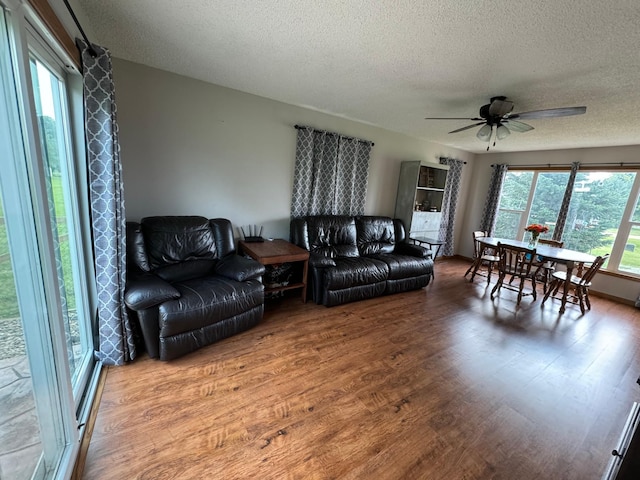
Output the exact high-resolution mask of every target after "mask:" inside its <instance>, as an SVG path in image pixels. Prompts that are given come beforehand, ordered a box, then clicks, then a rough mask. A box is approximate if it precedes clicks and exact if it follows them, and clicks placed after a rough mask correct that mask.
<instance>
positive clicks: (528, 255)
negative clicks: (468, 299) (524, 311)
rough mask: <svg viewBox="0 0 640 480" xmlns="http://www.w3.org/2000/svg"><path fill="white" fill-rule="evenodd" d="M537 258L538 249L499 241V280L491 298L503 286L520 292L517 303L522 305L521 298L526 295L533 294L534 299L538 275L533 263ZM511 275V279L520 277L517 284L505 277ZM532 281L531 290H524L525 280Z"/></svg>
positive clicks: (492, 297)
mask: <svg viewBox="0 0 640 480" xmlns="http://www.w3.org/2000/svg"><path fill="white" fill-rule="evenodd" d="M535 259H536V249H535V248H526V247H516V246H515V245H506V244H503V243H498V282H497V283H496V285H495V287H493V290H491V300H493V299H494V297H495V295H496V294H499V293H500V289H501V288H502V287H504V288H507V289H509V290H513V291H517V292H518V301H517V303H516V305H520V300H522V297H523V296H525V295H532V296H533V299H534V300H535V299H536V298H537V295H536V276H535V270H534V269H533V264H534V261H535ZM507 275H508V276H510V277H511V281H512V280H514V279H516V278H517V279H519V280H520V281H519V283H518V285H517V286H512V285H511V281H509V282H505V278H506V277H507ZM527 280H529V281H530V282H531V292H526V293H525V292H524V282H525V281H527Z"/></svg>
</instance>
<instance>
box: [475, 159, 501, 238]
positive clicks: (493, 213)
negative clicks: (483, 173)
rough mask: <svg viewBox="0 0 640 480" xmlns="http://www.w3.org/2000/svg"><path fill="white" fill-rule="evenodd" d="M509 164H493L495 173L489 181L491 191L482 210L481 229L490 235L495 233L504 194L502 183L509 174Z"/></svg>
mask: <svg viewBox="0 0 640 480" xmlns="http://www.w3.org/2000/svg"><path fill="white" fill-rule="evenodd" d="M507 169H508V166H507V165H506V164H498V165H494V166H493V175H491V182H490V183H489V191H488V192H487V200H486V201H485V204H484V210H483V211H482V218H481V219H480V230H483V231H486V232H487V233H488V234H489V235H491V234H492V233H493V229H494V227H495V226H496V218H497V216H498V208H499V207H500V195H501V194H502V185H503V184H504V179H505V177H506V176H507Z"/></svg>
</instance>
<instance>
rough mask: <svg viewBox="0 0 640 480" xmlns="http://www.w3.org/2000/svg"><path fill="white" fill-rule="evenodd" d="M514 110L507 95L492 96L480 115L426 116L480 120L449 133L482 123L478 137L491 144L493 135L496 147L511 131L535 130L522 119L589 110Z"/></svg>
mask: <svg viewBox="0 0 640 480" xmlns="http://www.w3.org/2000/svg"><path fill="white" fill-rule="evenodd" d="M512 110H513V102H511V101H509V100H507V97H492V98H491V101H490V103H488V104H487V105H483V106H482V107H480V113H479V115H480V116H479V117H476V118H449V117H445V118H442V117H435V118H431V117H428V118H425V120H470V121H472V122H478V123H474V124H473V125H467V126H466V127H462V128H458V129H457V130H452V131H450V132H449V133H457V132H462V131H464V130H468V129H470V128H474V127H477V126H479V125H482V127H481V128H480V129H479V130H478V133H476V137H478V138H479V139H480V140H482V141H485V142H489V145H490V144H491V137H492V136H493V146H494V147H495V145H496V140H504V139H505V138H507V137H508V136H509V135H510V134H511V132H521V133H522V132H528V131H530V130H533V127H532V126H531V125H529V124H526V123H524V122H521V121H520V120H528V119H537V118H554V117H568V116H571V115H581V114H583V113H585V112H586V111H587V107H563V108H550V109H547V110H533V111H530V112H521V113H511V111H512ZM494 127H495V128H494ZM494 132H495V134H494ZM489 145H487V151H489Z"/></svg>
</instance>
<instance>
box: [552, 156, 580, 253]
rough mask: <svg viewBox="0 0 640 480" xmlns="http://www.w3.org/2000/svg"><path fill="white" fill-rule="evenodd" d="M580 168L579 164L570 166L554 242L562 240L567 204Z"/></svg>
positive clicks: (574, 163) (554, 233) (575, 163)
mask: <svg viewBox="0 0 640 480" xmlns="http://www.w3.org/2000/svg"><path fill="white" fill-rule="evenodd" d="M579 168H580V162H573V163H572V164H571V173H570V174H569V181H568V182H567V188H566V189H565V191H564V197H562V204H561V205H560V211H559V212H558V218H557V219H556V228H555V230H554V231H553V237H552V238H553V239H554V240H558V241H560V240H562V233H563V232H564V226H565V224H566V223H567V214H568V213H569V204H570V203H571V194H572V193H573V185H574V184H575V182H576V175H577V173H578V169H579Z"/></svg>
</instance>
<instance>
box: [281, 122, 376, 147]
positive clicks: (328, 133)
mask: <svg viewBox="0 0 640 480" xmlns="http://www.w3.org/2000/svg"><path fill="white" fill-rule="evenodd" d="M293 127H294V128H295V129H296V130H303V129H305V128H309V129H311V130H313V131H314V132H320V133H326V134H327V135H340V134H339V133H334V132H327V131H326V130H319V129H317V128H313V127H305V126H304V125H294V126H293ZM340 136H341V137H346V138H353V139H354V140H358V141H359V142H365V143H370V144H371V146H372V147H373V146H374V145H375V143H373V142H370V141H369V140H362V139H361V138H356V137H350V136H348V135H340Z"/></svg>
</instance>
